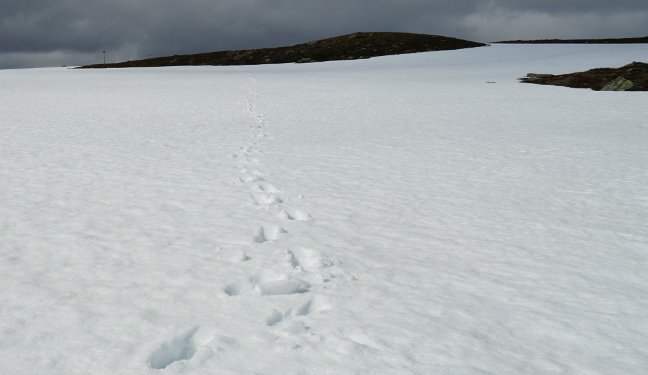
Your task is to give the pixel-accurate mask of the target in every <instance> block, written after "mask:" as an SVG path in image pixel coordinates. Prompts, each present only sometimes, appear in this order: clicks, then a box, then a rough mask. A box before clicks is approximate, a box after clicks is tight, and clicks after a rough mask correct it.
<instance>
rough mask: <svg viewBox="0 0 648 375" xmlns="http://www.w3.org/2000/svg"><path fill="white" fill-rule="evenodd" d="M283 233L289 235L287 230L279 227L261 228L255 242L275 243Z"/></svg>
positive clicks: (268, 226)
mask: <svg viewBox="0 0 648 375" xmlns="http://www.w3.org/2000/svg"><path fill="white" fill-rule="evenodd" d="M282 233H288V232H286V230H285V229H283V228H282V227H280V226H278V225H267V226H263V227H260V228H259V230H258V231H257V233H256V235H255V236H254V241H255V242H257V243H264V242H267V241H274V240H276V239H278V238H279V235H280V234H282Z"/></svg>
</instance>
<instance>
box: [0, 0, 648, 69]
mask: <svg viewBox="0 0 648 375" xmlns="http://www.w3.org/2000/svg"><path fill="white" fill-rule="evenodd" d="M356 31H404V32H415V33H425V34H434V35H444V36H453V37H457V38H462V39H468V40H473V41H479V42H492V41H497V40H509V39H545V38H619V37H642V36H648V1H647V0H491V1H488V0H486V1H480V0H45V1H44V0H1V2H0V68H20V67H40V66H61V65H83V64H89V63H97V62H102V61H103V56H102V51H104V50H105V51H107V54H106V56H107V61H110V62H117V61H123V60H134V59H140V58H146V57H148V56H149V55H153V56H168V55H175V54H188V53H198V52H212V51H218V50H228V49H247V48H261V47H278V46H284V45H292V44H297V43H302V42H307V41H309V40H314V39H321V38H327V37H333V36H338V35H343V34H348V33H351V32H356Z"/></svg>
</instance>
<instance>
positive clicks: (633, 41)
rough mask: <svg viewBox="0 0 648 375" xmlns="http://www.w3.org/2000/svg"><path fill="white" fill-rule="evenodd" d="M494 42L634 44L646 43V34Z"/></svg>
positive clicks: (647, 38)
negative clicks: (620, 36) (637, 35)
mask: <svg viewBox="0 0 648 375" xmlns="http://www.w3.org/2000/svg"><path fill="white" fill-rule="evenodd" d="M495 43H508V44H636V43H648V36H644V37H641V38H607V39H537V40H505V41H501V42H495Z"/></svg>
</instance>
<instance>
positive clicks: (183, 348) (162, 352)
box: [149, 327, 199, 370]
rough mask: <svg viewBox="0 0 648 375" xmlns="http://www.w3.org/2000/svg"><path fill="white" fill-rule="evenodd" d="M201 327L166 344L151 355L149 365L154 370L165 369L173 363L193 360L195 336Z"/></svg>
mask: <svg viewBox="0 0 648 375" xmlns="http://www.w3.org/2000/svg"><path fill="white" fill-rule="evenodd" d="M198 328H199V327H196V328H193V329H192V330H190V331H188V332H187V333H185V334H184V335H180V336H178V337H176V338H174V339H173V340H171V341H170V342H167V343H164V344H163V345H162V346H160V348H159V349H158V350H156V351H154V352H153V354H151V356H150V357H149V363H150V365H151V367H152V368H154V369H158V370H159V369H163V368H165V367H167V366H169V365H170V364H172V363H173V362H176V361H181V360H187V359H191V358H192V357H193V356H194V354H196V343H195V341H194V335H195V334H196V332H197V331H198Z"/></svg>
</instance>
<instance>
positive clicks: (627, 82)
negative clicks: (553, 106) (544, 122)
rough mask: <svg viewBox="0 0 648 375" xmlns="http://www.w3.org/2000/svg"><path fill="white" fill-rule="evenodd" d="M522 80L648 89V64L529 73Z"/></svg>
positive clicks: (608, 88) (600, 88) (597, 88)
mask: <svg viewBox="0 0 648 375" xmlns="http://www.w3.org/2000/svg"><path fill="white" fill-rule="evenodd" d="M520 81H522V82H526V83H536V84H539V85H554V86H565V87H573V88H579V89H583V88H589V89H592V90H595V91H648V64H646V63H643V62H633V63H631V64H628V65H625V66H622V67H620V68H598V69H591V70H588V71H586V72H576V73H570V74H559V75H553V74H537V73H529V74H527V76H526V77H524V78H520Z"/></svg>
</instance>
